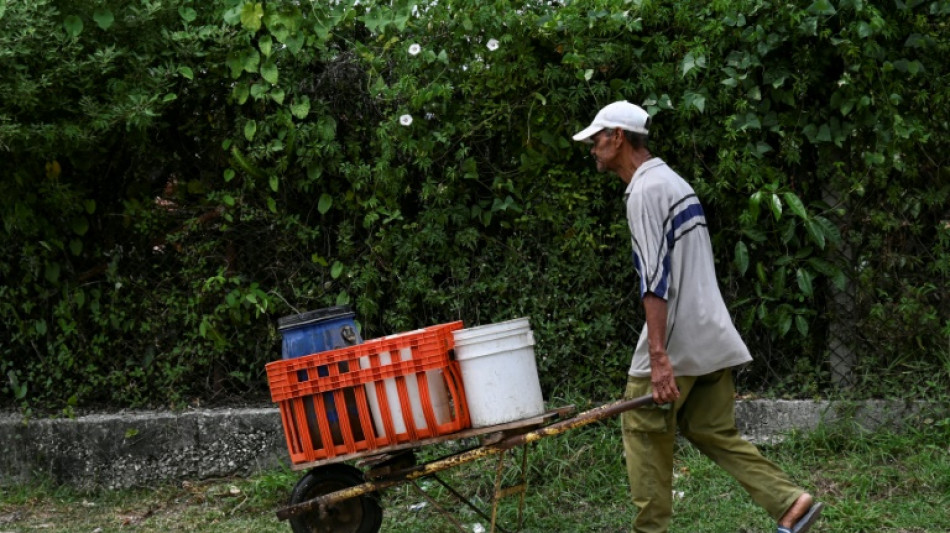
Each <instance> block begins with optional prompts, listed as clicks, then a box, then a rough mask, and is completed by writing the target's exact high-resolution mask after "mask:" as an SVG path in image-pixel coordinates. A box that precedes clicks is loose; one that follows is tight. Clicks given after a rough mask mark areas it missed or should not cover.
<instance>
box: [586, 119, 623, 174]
mask: <svg viewBox="0 0 950 533" xmlns="http://www.w3.org/2000/svg"><path fill="white" fill-rule="evenodd" d="M618 135H619V130H617V129H602V130H600V131H598V132H597V133H595V134H594V135H593V136H592V137H591V138H590V139H591V141H593V143H594V144H593V145H591V147H590V155H591V156H593V157H594V161H595V162H596V163H597V171H598V172H607V171H610V170H613V169H614V158H615V157H616V155H617V150H618V148H619V146H620V143H618V142H617V139H618V137H617V136H618Z"/></svg>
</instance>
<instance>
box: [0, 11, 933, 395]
mask: <svg viewBox="0 0 950 533" xmlns="http://www.w3.org/2000/svg"><path fill="white" fill-rule="evenodd" d="M349 4H352V2H339V3H336V4H333V3H324V2H312V3H304V4H301V5H299V6H298V5H294V4H291V3H287V2H243V1H239V0H217V1H214V2H191V1H187V0H182V1H165V2H159V1H155V2H143V3H140V4H132V5H129V3H126V2H118V1H106V2H93V1H91V0H90V1H88V2H55V1H38V2H32V3H22V2H6V1H4V0H0V68H2V70H3V72H6V73H8V74H5V75H4V76H3V77H0V95H2V96H0V152H2V155H3V157H2V158H0V171H2V173H3V174H2V176H3V179H2V182H0V212H2V215H3V229H4V238H3V239H2V241H0V249H2V255H0V276H2V278H0V321H2V322H0V323H2V324H3V328H4V334H3V335H2V336H0V372H2V374H3V375H4V377H5V380H4V384H3V387H2V388H0V398H2V400H0V401H2V402H3V403H4V404H9V405H17V406H20V407H25V408H44V409H47V408H56V409H60V408H67V409H69V408H71V407H76V406H93V405H98V404H110V405H121V406H142V405H158V404H164V405H169V404H170V405H176V406H178V405H184V404H188V403H197V402H204V403H208V402H216V401H225V400H233V399H235V398H240V397H243V398H261V397H264V396H265V395H266V381H265V378H264V372H263V368H264V364H265V363H266V362H268V361H270V360H273V359H275V358H277V357H279V350H280V347H279V336H278V335H277V332H276V328H275V322H276V318H278V317H280V316H284V315H287V314H292V313H295V312H298V311H303V310H309V309H317V308H321V307H327V306H331V305H339V304H348V305H351V306H352V307H353V308H354V310H355V311H356V312H357V315H358V319H359V322H360V325H361V327H362V329H363V336H364V337H365V338H370V337H375V336H379V335H383V334H388V333H392V332H396V331H403V330H407V329H410V328H415V327H419V326H424V325H429V324H434V323H439V322H445V321H449V320H457V319H462V320H464V321H465V322H466V323H467V324H470V325H474V324H482V323H488V322H491V321H497V320H503V319H507V318H514V317H517V316H530V317H531V319H532V326H533V328H534V330H535V336H536V338H537V340H538V345H537V352H538V355H539V365H540V370H541V374H542V382H543V386H544V388H545V391H546V392H547V393H548V394H549V395H550V394H557V393H560V392H563V391H565V390H567V389H571V390H574V391H579V392H581V393H584V394H588V395H590V396H591V397H594V398H598V399H605V398H610V397H614V396H616V395H618V394H619V387H620V386H621V385H622V383H623V376H624V374H625V372H626V368H627V365H628V364H629V358H630V354H631V351H632V346H633V344H634V343H635V341H636V338H637V335H638V333H639V329H640V325H641V322H642V314H641V312H640V309H639V306H640V304H639V298H638V295H637V292H636V287H637V285H636V279H635V275H634V272H633V269H632V265H631V262H630V249H629V237H628V234H627V229H626V223H625V221H624V218H623V209H622V202H621V197H622V190H623V188H622V184H621V183H620V182H619V180H617V179H616V177H614V176H612V175H600V174H597V173H596V172H595V171H594V169H593V164H592V161H591V160H590V159H589V158H588V157H586V156H587V154H586V147H585V146H583V145H579V144H577V143H572V142H571V141H570V135H571V134H573V133H574V132H575V131H577V130H579V129H580V128H581V127H583V126H584V125H586V123H587V122H588V121H589V120H590V118H591V117H592V116H593V114H594V113H595V112H596V110H597V109H598V108H599V107H600V106H602V105H604V104H606V103H609V102H610V101H613V100H616V99H629V100H631V101H634V102H636V103H640V104H642V105H644V107H646V108H647V109H648V110H649V111H650V112H651V113H653V114H654V116H655V119H654V121H655V122H654V124H655V126H654V132H655V133H654V136H653V140H652V148H653V151H654V153H655V154H657V155H660V156H661V157H663V158H664V159H665V160H667V161H668V162H670V163H671V165H672V166H673V167H674V168H676V169H677V170H678V171H679V172H680V173H681V174H682V175H683V176H684V177H686V178H687V179H688V180H689V181H690V182H691V183H692V184H693V186H694V187H695V188H696V190H697V192H698V193H699V195H700V197H701V198H702V199H703V201H704V203H705V205H706V208H707V213H708V217H709V220H710V229H711V231H712V234H713V239H714V245H715V247H716V254H717V261H718V268H719V277H720V279H721V282H722V287H723V290H724V293H725V294H726V296H727V299H728V300H729V302H730V305H731V307H732V309H733V310H734V312H735V317H736V321H737V323H738V324H739V326H740V330H741V331H742V332H743V334H744V336H745V337H746V339H747V341H748V342H749V344H750V347H751V348H752V350H753V353H754V354H755V356H756V358H757V361H756V363H755V364H754V365H753V366H752V367H751V368H750V369H749V370H748V371H747V372H745V373H743V375H742V382H743V386H744V387H746V388H751V389H754V390H761V391H772V392H773V393H776V394H787V395H795V396H799V395H812V394H819V393H823V394H838V393H841V392H842V391H845V390H851V391H858V393H860V394H863V395H890V394H902V393H906V390H907V387H909V386H913V387H916V389H915V390H916V391H920V392H924V393H925V392H927V391H928V390H939V388H940V387H944V388H945V387H946V386H947V384H948V381H950V380H948V374H950V347H948V339H950V309H948V304H947V299H946V298H945V296H944V293H945V287H946V281H947V276H948V271H950V222H948V220H950V213H948V211H947V209H946V207H945V206H946V205H947V200H948V195H950V180H948V171H947V168H948V165H947V157H948V155H947V154H950V149H948V148H950V146H948V141H947V139H948V135H947V133H948V131H947V130H948V109H950V105H948V103H950V102H948V95H950V89H947V87H948V85H950V84H948V81H950V80H948V79H947V78H948V74H947V69H946V67H945V66H944V65H945V64H946V61H945V58H946V56H947V53H948V51H950V46H948V40H947V35H950V32H948V28H947V23H948V16H947V15H948V13H950V2H947V1H931V2H928V1H918V2H895V3H894V4H888V5H887V6H874V5H871V4H868V3H865V2H862V1H858V0H843V1H839V2H832V1H829V0H819V1H816V2H813V3H809V2H805V3H801V4H798V5H788V4H777V3H773V2H768V1H764V0H757V1H755V0H749V1H735V0H728V1H726V0H724V1H715V2H708V1H684V2H676V3H667V2H652V1H649V0H642V1H621V0H591V1H588V2H543V1H534V2H528V1H524V2H509V1H501V0H492V1H476V0H452V1H445V2H443V1H440V2H438V3H433V5H429V6H416V7H413V4H414V2H408V1H396V2H377V1H369V2H366V1H363V2H360V5H359V6H357V7H353V6H351V5H349ZM562 4H563V5H562ZM846 386H847V387H849V388H845V387H846Z"/></svg>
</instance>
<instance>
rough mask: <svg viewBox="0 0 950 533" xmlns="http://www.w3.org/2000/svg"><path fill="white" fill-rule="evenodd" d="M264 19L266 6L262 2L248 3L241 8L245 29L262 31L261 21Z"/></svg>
mask: <svg viewBox="0 0 950 533" xmlns="http://www.w3.org/2000/svg"><path fill="white" fill-rule="evenodd" d="M263 17H264V6H263V5H261V3H260V2H257V3H254V4H252V3H250V2H248V3H246V4H244V7H242V8H241V25H242V26H244V28H245V29H247V30H251V31H252V32H257V31H258V30H260V29H261V19H262V18H263Z"/></svg>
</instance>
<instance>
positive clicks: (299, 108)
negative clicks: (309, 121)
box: [290, 96, 310, 120]
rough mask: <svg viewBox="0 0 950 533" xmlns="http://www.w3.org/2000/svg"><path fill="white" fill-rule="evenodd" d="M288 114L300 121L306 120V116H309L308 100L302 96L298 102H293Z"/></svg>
mask: <svg viewBox="0 0 950 533" xmlns="http://www.w3.org/2000/svg"><path fill="white" fill-rule="evenodd" d="M290 112H291V113H292V114H293V115H294V116H295V117H297V118H299V119H301V120H302V119H305V118H307V115H308V114H310V98H309V97H308V96H304V97H303V98H301V99H300V100H295V101H294V103H293V104H291V106H290Z"/></svg>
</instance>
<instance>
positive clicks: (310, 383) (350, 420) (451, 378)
mask: <svg viewBox="0 0 950 533" xmlns="http://www.w3.org/2000/svg"><path fill="white" fill-rule="evenodd" d="M461 327H462V323H461V322H453V323H449V324H442V325H439V326H432V327H429V328H425V329H422V330H416V331H412V332H408V333H402V334H398V335H392V336H389V337H383V338H379V339H372V340H369V341H366V342H364V343H362V344H359V345H356V346H350V347H346V348H339V349H336V350H329V351H326V352H321V353H318V354H313V355H308V356H304V357H298V358H293V359H287V360H281V361H274V362H272V363H269V364H268V365H267V378H268V382H269V384H270V390H271V399H272V400H273V401H274V402H276V403H278V404H279V406H280V412H281V419H282V422H283V425H284V435H285V437H286V439H287V448H288V451H289V452H290V458H291V463H292V464H293V466H294V467H295V468H306V467H307V465H308V464H310V463H313V462H316V461H323V460H328V459H334V460H336V461H342V460H345V459H347V458H349V457H350V456H351V455H353V454H357V453H359V452H363V451H367V450H373V449H376V448H381V447H385V446H388V445H394V444H399V443H404V442H411V441H415V440H420V439H425V438H430V437H435V436H439V435H446V434H449V433H454V432H457V431H460V430H462V429H465V428H467V427H470V425H471V422H470V419H469V416H468V408H467V406H466V403H465V392H464V389H463V385H462V379H461V372H460V370H459V366H458V363H457V362H456V361H454V360H453V359H452V358H451V351H452V348H453V345H454V341H453V337H452V333H451V332H452V331H454V330H457V329H461ZM344 365H345V367H346V368H348V369H350V370H349V371H344V370H342V369H343V368H344ZM321 368H325V369H326V370H327V375H322V373H321V372H320V369H321ZM328 398H330V399H332V400H333V401H334V402H335V403H336V404H337V405H342V404H343V401H344V399H347V407H348V408H347V409H346V410H342V411H340V413H339V415H340V416H339V420H338V425H339V427H340V430H341V431H340V435H341V437H342V442H338V441H337V440H336V438H335V436H334V438H331V439H327V438H323V439H319V440H315V439H312V438H308V436H309V435H314V434H316V435H320V436H326V435H330V434H331V433H332V425H331V421H330V420H329V417H328V412H327V411H326V405H327V399H328ZM349 398H352V405H353V407H354V408H353V409H350V408H349V407H350V402H349V400H348V399H349ZM308 402H312V404H313V406H314V413H315V414H316V417H315V419H311V418H310V417H309V416H307V411H306V408H305V406H306V405H307V403H308ZM357 425H358V426H359V427H363V428H371V429H370V430H369V431H365V432H363V433H360V434H357V432H355V431H353V428H354V427H356V426H357Z"/></svg>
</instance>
